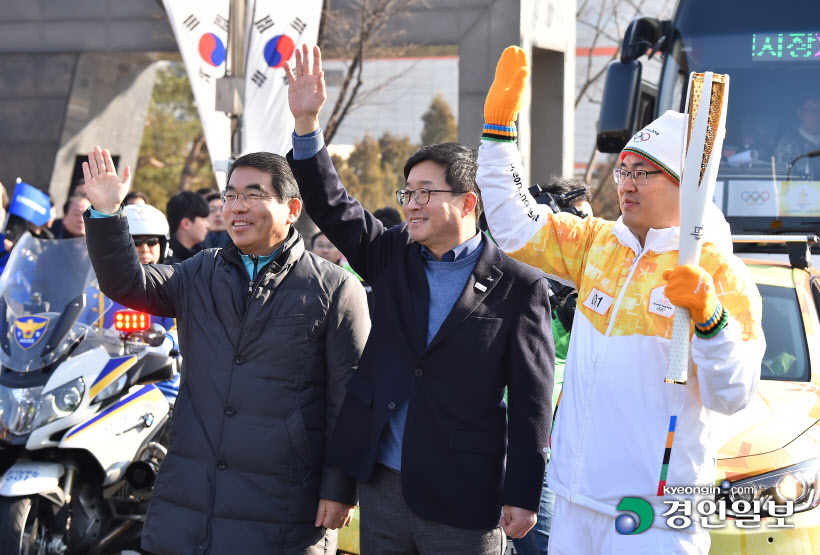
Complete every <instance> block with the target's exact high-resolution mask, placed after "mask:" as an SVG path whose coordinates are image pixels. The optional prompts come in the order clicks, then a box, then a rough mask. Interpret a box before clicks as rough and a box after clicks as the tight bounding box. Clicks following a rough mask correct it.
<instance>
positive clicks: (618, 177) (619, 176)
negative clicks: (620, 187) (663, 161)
mask: <svg viewBox="0 0 820 555" xmlns="http://www.w3.org/2000/svg"><path fill="white" fill-rule="evenodd" d="M656 173H663V172H662V171H660V170H653V171H645V170H634V171H631V172H628V171H626V170H624V169H622V168H615V169H614V170H612V177H613V178H614V179H615V183H620V182H621V181H626V180H627V178H628V177H629V176H630V175H631V176H632V181H633V182H634V183H635V185H646V183H647V178H646V176H648V175H655V174H656Z"/></svg>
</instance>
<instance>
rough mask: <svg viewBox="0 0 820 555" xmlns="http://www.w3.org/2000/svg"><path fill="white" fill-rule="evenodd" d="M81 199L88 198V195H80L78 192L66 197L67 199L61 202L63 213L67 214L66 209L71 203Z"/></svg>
mask: <svg viewBox="0 0 820 555" xmlns="http://www.w3.org/2000/svg"><path fill="white" fill-rule="evenodd" d="M83 199H85V200H88V197H87V196H85V195H81V194H79V193H78V194H76V195H71V196H70V197H68V199H67V200H66V201H65V204H63V214H68V209H69V208H71V205H72V204H74V203H75V202H79V201H81V200H83ZM89 202H90V201H89Z"/></svg>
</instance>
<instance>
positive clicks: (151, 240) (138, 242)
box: [134, 237, 159, 248]
mask: <svg viewBox="0 0 820 555" xmlns="http://www.w3.org/2000/svg"><path fill="white" fill-rule="evenodd" d="M143 245H148V247H149V248H153V247H156V246H157V245H159V237H134V246H135V247H137V248H140V247H141V246H143Z"/></svg>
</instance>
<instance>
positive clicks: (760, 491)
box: [726, 459, 820, 516]
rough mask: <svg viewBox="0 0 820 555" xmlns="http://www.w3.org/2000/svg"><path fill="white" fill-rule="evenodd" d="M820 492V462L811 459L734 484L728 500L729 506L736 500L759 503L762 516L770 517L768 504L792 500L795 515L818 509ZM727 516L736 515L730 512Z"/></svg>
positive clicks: (780, 503) (731, 486)
mask: <svg viewBox="0 0 820 555" xmlns="http://www.w3.org/2000/svg"><path fill="white" fill-rule="evenodd" d="M819 490H820V459H809V460H807V461H805V462H802V463H800V464H795V465H792V466H787V467H786V468H780V469H778V470H773V471H771V472H767V473H765V474H760V475H759V476H752V477H751V478H745V479H743V480H738V481H736V482H731V483H730V486H729V493H728V494H727V496H726V498H727V501H728V503H727V505H728V506H731V504H732V503H734V502H735V501H747V502H749V503H753V502H755V501H760V505H761V511H762V512H761V516H769V514H768V512H766V507H767V503H768V502H769V501H773V502H774V503H775V504H776V505H783V504H785V503H786V502H787V501H792V502H793V503H794V512H795V513H799V512H801V511H808V510H809V509H813V508H815V507H816V506H817V505H818V504H820V491H819ZM726 514H728V515H730V516H736V515H734V513H733V512H732V511H730V510H727V512H726Z"/></svg>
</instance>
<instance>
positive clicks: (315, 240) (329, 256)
mask: <svg viewBox="0 0 820 555" xmlns="http://www.w3.org/2000/svg"><path fill="white" fill-rule="evenodd" d="M310 250H311V252H313V254H318V255H319V256H321V257H322V258H324V259H325V260H327V261H328V262H332V263H333V264H339V261H340V260H341V259H342V253H340V252H339V249H337V248H336V247H335V246H334V245H333V243H331V242H330V240H329V239H328V238H327V235H325V234H324V233H322V232H321V231H320V232H319V233H317V234H315V235H314V236H313V237H312V238H311V240H310Z"/></svg>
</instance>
